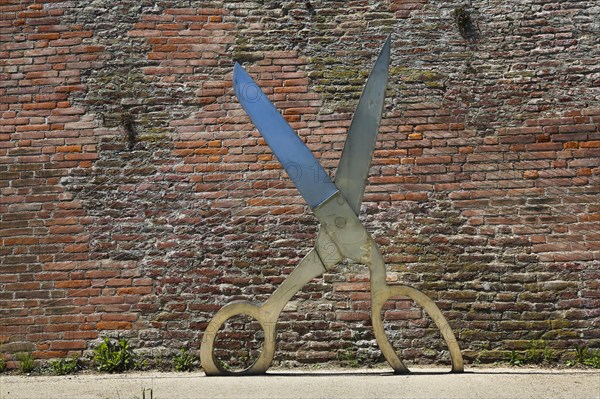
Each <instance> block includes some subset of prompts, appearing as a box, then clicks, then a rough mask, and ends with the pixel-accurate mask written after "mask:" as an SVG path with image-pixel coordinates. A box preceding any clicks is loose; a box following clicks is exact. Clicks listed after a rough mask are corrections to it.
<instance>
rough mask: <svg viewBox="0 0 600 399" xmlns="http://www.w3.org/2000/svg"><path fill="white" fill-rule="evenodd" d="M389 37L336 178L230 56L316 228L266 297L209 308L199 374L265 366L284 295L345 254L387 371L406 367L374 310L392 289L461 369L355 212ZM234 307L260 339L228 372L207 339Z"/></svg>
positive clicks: (238, 89) (244, 100)
mask: <svg viewBox="0 0 600 399" xmlns="http://www.w3.org/2000/svg"><path fill="white" fill-rule="evenodd" d="M390 43H391V38H390V37H388V39H387V40H386V42H385V44H384V45H383V48H382V49H381V52H380V54H379V57H378V59H377V61H376V63H375V65H374V67H373V70H372V71H371V74H370V75H369V78H368V80H367V83H366V85H365V88H364V90H363V93H362V94H361V97H360V100H359V103H358V106H357V109H356V112H355V113H354V116H353V118H352V122H351V125H350V129H349V130H348V136H347V139H346V142H345V144H344V149H343V152H342V157H341V159H340V162H339V165H338V169H337V174H336V178H335V183H333V182H332V181H331V180H330V178H329V177H328V175H327V173H326V172H325V171H324V170H323V168H322V166H321V165H320V164H319V162H318V161H317V159H316V158H315V157H314V155H313V154H312V152H311V151H310V150H309V149H308V147H307V146H306V145H305V144H304V143H303V142H302V140H301V139H300V138H299V137H298V135H297V134H296V133H295V132H294V131H293V130H292V128H291V127H290V126H289V124H288V123H287V122H286V121H285V119H284V118H283V117H282V116H281V114H280V113H279V111H277V109H276V108H275V106H274V105H273V104H272V103H271V102H270V101H269V99H268V98H267V96H266V95H265V94H264V93H263V92H262V90H261V89H260V88H259V87H258V85H257V84H256V83H255V82H254V80H252V78H251V77H250V76H249V75H248V74H247V73H246V71H244V69H243V68H242V67H241V66H240V65H239V64H237V63H236V65H235V68H234V75H233V84H234V90H235V93H236V96H237V98H238V99H239V101H240V103H241V105H242V107H243V108H244V110H245V111H246V113H247V114H248V115H249V116H250V119H251V120H252V122H253V123H254V125H255V126H256V128H257V129H258V131H259V132H260V133H261V134H262V136H263V137H264V139H265V141H266V142H267V144H268V145H269V147H270V148H271V150H272V151H273V153H274V154H275V156H276V157H277V159H278V160H279V162H280V163H281V164H282V165H283V168H284V169H285V170H286V172H287V174H288V175H289V176H290V178H291V179H292V180H293V181H294V184H295V185H296V187H297V188H298V191H300V194H301V195H302V197H303V198H304V199H305V200H306V202H307V203H308V205H309V206H310V208H311V209H312V211H313V212H314V214H315V216H316V217H317V219H318V220H319V222H320V229H319V233H318V236H317V242H316V245H315V247H314V248H313V249H312V250H311V251H310V252H309V253H308V254H307V255H306V256H305V257H304V259H302V261H301V262H300V264H299V265H298V266H297V267H296V269H295V270H294V271H293V272H292V273H291V274H290V276H289V277H288V278H287V279H286V280H285V281H284V282H283V283H282V285H281V286H280V287H279V288H278V289H277V290H276V291H275V292H274V293H273V295H271V297H270V298H269V299H268V300H267V301H266V302H265V303H263V304H262V305H260V306H258V305H255V304H253V303H251V302H248V301H235V302H232V303H229V304H227V305H225V306H224V307H223V308H221V309H220V310H219V311H218V312H217V313H216V314H215V316H214V317H213V319H212V320H211V322H210V323H209V325H208V326H207V329H206V331H205V332H204V336H203V339H202V347H201V350H200V358H201V362H202V367H203V368H204V371H205V372H206V375H232V374H237V375H251V374H262V373H264V372H265V371H266V370H267V369H268V368H269V366H270V365H271V362H272V360H273V356H274V354H275V338H276V331H275V326H276V324H277V319H278V318H279V315H280V313H281V311H282V310H283V308H284V306H285V305H286V303H287V302H288V301H289V300H290V299H291V298H292V297H293V296H294V294H296V293H297V292H298V291H299V290H300V289H301V288H302V287H303V286H304V285H305V284H307V283H308V282H310V281H311V280H312V279H313V278H315V277H318V276H320V275H322V274H323V273H324V272H326V271H327V270H331V269H332V267H333V266H335V265H336V264H337V263H339V262H340V261H341V260H343V259H345V258H347V259H351V260H353V261H356V262H359V263H362V264H365V265H367V266H368V267H369V271H370V281H371V301H372V306H371V319H372V323H373V330H374V333H375V338H376V340H377V344H378V345H379V347H380V349H381V351H382V353H383V355H384V356H385V358H386V360H387V361H388V363H389V364H390V365H391V366H392V368H393V369H394V372H396V373H408V372H409V370H408V368H407V367H406V366H405V365H404V363H402V361H401V360H400V359H399V358H398V355H397V354H396V352H395V351H394V348H393V347H392V345H391V343H390V341H389V340H388V338H387V336H386V334H385V330H384V327H383V320H382V316H381V312H382V308H383V305H384V304H385V302H386V301H387V300H388V299H390V298H391V297H397V296H407V297H410V298H411V299H412V300H413V301H415V302H416V303H417V304H418V305H419V306H421V307H422V308H423V309H424V310H425V312H426V313H427V314H428V315H429V316H430V317H431V318H432V319H433V321H434V322H435V324H436V325H437V327H438V329H439V330H440V332H441V334H442V337H443V338H444V340H445V341H446V345H447V346H448V350H449V352H450V357H451V360H452V371H453V372H462V371H463V370H464V366H463V360H462V355H461V353H460V349H459V347H458V343H457V341H456V338H455V336H454V333H453V332H452V329H451V328H450V325H449V324H448V322H447V321H446V319H445V318H444V316H443V315H442V312H441V311H440V309H439V308H438V307H437V305H436V304H435V303H434V302H433V301H432V300H431V299H430V298H429V297H427V296H426V295H425V294H423V293H422V292H420V291H418V290H416V289H414V288H411V287H408V286H405V285H388V284H387V282H386V269H385V263H384V259H383V257H382V255H381V252H380V251H379V248H378V246H377V244H376V243H375V241H374V240H373V238H372V237H371V236H370V235H369V233H368V232H367V231H366V229H365V228H364V226H363V224H362V223H361V222H360V220H359V219H358V216H357V215H358V213H359V211H360V205H361V203H362V197H363V194H364V190H365V185H366V182H367V175H368V172H369V167H370V164H371V158H372V157H373V150H374V148H375V142H376V136H377V131H378V130H379V124H380V122H381V114H382V112H383V105H384V98H385V89H386V86H387V80H388V69H389V62H390ZM240 314H245V315H248V316H250V317H253V318H255V319H256V320H257V321H258V322H259V323H260V325H261V327H262V329H263V330H264V344H263V348H262V352H261V354H260V356H259V357H258V359H257V360H256V361H255V362H254V364H252V365H251V366H250V367H248V368H247V369H244V370H241V371H235V372H234V371H230V370H227V369H225V368H224V367H223V366H222V365H221V364H220V362H219V361H217V359H216V358H215V355H214V343H215V338H216V335H217V332H218V331H219V328H220V327H221V326H222V325H223V324H224V323H225V321H227V320H228V319H229V318H231V317H233V316H236V315H240Z"/></svg>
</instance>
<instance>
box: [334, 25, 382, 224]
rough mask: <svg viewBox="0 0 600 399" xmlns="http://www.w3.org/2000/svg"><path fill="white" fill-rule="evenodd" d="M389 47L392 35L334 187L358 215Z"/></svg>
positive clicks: (374, 71)
mask: <svg viewBox="0 0 600 399" xmlns="http://www.w3.org/2000/svg"><path fill="white" fill-rule="evenodd" d="M390 45H391V35H390V36H388V38H387V40H386V41H385V44H384V45H383V47H382V49H381V52H380V53H379V57H378V58H377V61H376V62H375V65H374V66H373V69H372V70H371V73H370V75H369V79H368V80H367V84H366V85H365V88H364V89H363V92H362V94H361V96H360V100H359V101H358V106H357V108H356V111H355V112H354V116H353V117H352V122H351V124H350V129H349V130H348V137H347V138H346V143H345V144H344V149H343V151H342V157H341V159H340V162H339V165H338V169H337V173H336V175H335V185H336V186H337V187H338V189H339V190H340V192H341V193H342V195H343V196H344V198H346V201H347V202H348V204H349V205H350V207H351V208H352V210H353V211H354V213H356V214H357V215H358V213H359V211H360V205H361V203H362V198H363V194H364V192H365V186H366V184H367V176H368V174H369V167H370V165H371V158H372V157H373V150H374V148H375V142H376V137H377V132H378V131H379V124H380V123H381V114H382V112H383V103H384V98H385V89H386V86H387V81H388V69H389V65H390Z"/></svg>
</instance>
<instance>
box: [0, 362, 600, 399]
mask: <svg viewBox="0 0 600 399" xmlns="http://www.w3.org/2000/svg"><path fill="white" fill-rule="evenodd" d="M0 398H2V399H13V398H14V399H16V398H27V399H34V398H43V399H51V398H61V399H62V398H78V399H87V398H90V399H92V398H93V399H106V398H111V399H112V398H119V399H133V398H140V399H141V398H145V399H165V398H211V399H218V398H257V399H265V398H274V399H275V398H276V399H283V398H344V399H349V398H423V399H425V398H427V399H429V398H461V399H468V398H490V399H504V398H519V399H521V398H528V399H534V398H540V399H542V398H543V399H550V398H552V399H559V398H565V399H575V398H585V399H599V398H600V372H598V371H596V370H572V369H569V370H549V369H526V368H471V369H468V370H467V371H466V372H465V373H463V374H450V373H448V371H447V370H446V369H437V368H414V369H413V373H411V374H409V375H394V374H392V373H391V372H389V371H387V370H386V369H352V370H347V369H346V370H317V371H313V370H290V369H285V370H273V371H270V372H269V373H267V375H264V376H255V377H206V376H205V375H204V374H203V373H201V372H193V373H163V372H154V371H153V372H136V373H127V374H116V375H109V374H94V373H84V374H77V375H72V376H65V377H54V376H17V375H2V376H0Z"/></svg>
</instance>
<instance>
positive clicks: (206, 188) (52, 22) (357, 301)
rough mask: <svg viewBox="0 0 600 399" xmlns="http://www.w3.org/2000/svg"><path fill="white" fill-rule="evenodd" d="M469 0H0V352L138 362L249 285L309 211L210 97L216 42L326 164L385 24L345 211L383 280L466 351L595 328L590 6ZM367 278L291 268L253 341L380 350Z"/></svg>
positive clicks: (405, 320)
mask: <svg viewBox="0 0 600 399" xmlns="http://www.w3.org/2000/svg"><path fill="white" fill-rule="evenodd" d="M467 3H468V4H467V5H464V4H463V3H462V2H460V1H454V0H452V1H437V0H436V1H433V0H429V1H428V0H388V1H358V2H348V3H346V2H331V1H320V0H312V1H308V0H307V1H287V0H283V1H271V0H265V1H260V2H259V1H226V2H223V1H214V2H200V1H193V0H165V1H161V2H155V1H149V0H148V1H142V2H140V1H133V0H124V1H120V2H117V3H114V2H110V1H107V0H99V1H95V2H91V3H85V4H83V3H81V2H76V1H60V2H58V1H27V0H18V1H17V0H12V1H11V0H9V1H5V2H3V3H2V5H1V6H0V12H1V15H2V18H1V20H0V33H1V36H0V68H1V69H0V76H1V80H0V97H1V98H0V193H1V196H0V244H1V246H0V314H1V315H2V318H1V319H0V343H1V344H2V346H1V348H2V349H1V350H0V352H2V353H4V354H5V355H6V357H7V359H8V360H11V359H12V354H13V353H15V352H17V351H23V350H31V351H33V353H34V355H35V356H36V357H37V358H42V359H43V358H54V357H63V356H66V355H69V354H81V353H82V352H84V351H86V350H89V349H90V348H91V347H92V345H93V343H94V342H96V340H97V339H98V338H99V337H102V336H106V335H109V336H123V337H128V338H130V339H131V340H132V343H133V345H134V346H135V347H136V348H138V350H139V351H140V353H145V354H146V355H147V356H148V358H150V359H151V358H152V357H153V356H156V355H159V354H160V355H169V354H172V353H173V351H175V350H178V349H179V348H180V347H181V346H189V347H191V348H198V347H199V345H200V341H201V337H202V332H203V330H204V328H205V327H206V325H207V322H208V321H209V320H210V318H211V317H212V315H213V314H214V313H215V312H216V311H217V310H218V309H219V308H220V307H221V306H222V305H224V304H225V303H228V302H230V301H232V300H234V299H250V300H253V301H256V302H261V301H264V300H265V299H266V298H268V296H269V295H270V293H272V292H273V291H274V289H275V288H276V287H277V286H278V284H279V283H281V282H282V281H283V280H284V279H285V277H286V275H288V274H289V273H290V272H291V271H292V270H293V268H294V267H295V265H296V264H297V263H298V261H299V260H300V259H301V258H302V256H303V255H304V254H306V253H307V251H308V250H309V248H310V247H311V245H312V244H313V243H314V239H315V233H316V230H317V222H316V220H315V218H314V217H313V215H312V213H311V212H310V210H309V209H308V208H307V206H306V205H305V203H304V201H303V200H302V198H301V197H300V196H299V194H298V193H297V191H296V190H295V188H294V187H293V185H292V183H291V182H290V180H289V179H288V178H287V177H286V176H285V173H284V172H283V171H282V170H281V168H280V166H279V165H278V163H277V161H276V160H275V159H274V158H273V156H272V154H271V152H270V150H269V149H268V147H267V146H266V145H265V143H264V141H263V140H262V139H261V138H260V135H259V134H258V133H257V132H256V131H255V130H254V128H253V126H252V125H251V124H250V122H249V119H248V118H247V116H246V115H245V114H244V112H243V111H242V110H241V108H240V106H239V104H238V102H237V100H236V99H235V97H234V96H233V92H232V89H231V73H232V67H233V62H234V61H235V60H237V61H240V62H242V63H244V65H245V66H246V68H247V70H248V71H249V72H250V73H251V74H252V75H253V76H254V77H255V78H256V79H257V80H258V81H259V82H260V85H261V86H262V87H263V88H264V90H265V91H266V92H267V93H268V94H269V96H270V97H271V98H272V99H273V100H274V102H275V104H276V105H277V107H278V108H279V109H280V110H281V111H282V112H283V114H284V115H285V117H286V118H287V119H288V121H289V122H290V123H291V124H292V126H293V127H294V128H295V129H296V131H297V132H298V133H299V134H300V135H301V136H302V138H303V139H304V140H305V141H306V142H307V143H308V145H309V146H310V148H311V149H312V150H313V152H314V153H315V154H316V155H317V157H318V158H320V160H321V162H322V163H323V164H324V166H325V167H326V169H327V170H328V172H330V173H331V175H334V174H335V168H336V166H337V161H338V159H339V157H340V154H341V149H342V146H343V144H344V140H345V134H346V130H347V128H348V126H349V123H350V118H351V115H352V111H353V110H354V108H355V106H356V103H357V99H358V96H359V94H360V91H361V89H362V85H363V84H364V80H365V78H366V76H367V74H368V72H369V69H370V67H371V65H372V63H373V61H374V57H375V55H376V53H377V52H378V50H379V47H380V46H381V44H382V43H383V40H384V39H385V37H386V36H387V34H389V33H392V35H393V47H392V65H391V69H390V84H389V88H388V94H387V100H386V105H385V113H384V119H383V122H382V128H381V131H380V135H379V136H378V137H379V141H378V144H377V150H376V153H375V158H374V161H373V166H372V168H371V172H370V184H369V186H368V187H367V192H366V194H365V200H364V203H363V208H362V212H361V218H362V220H363V221H364V223H365V225H366V226H367V228H368V230H369V231H370V232H371V233H372V234H373V236H374V237H375V238H376V240H377V241H378V243H379V244H380V246H381V248H382V251H383V253H384V254H385V258H386V261H387V264H388V270H389V279H390V281H392V282H399V283H400V282H402V283H407V284H409V285H412V286H414V287H416V288H418V289H420V290H423V291H425V292H426V293H427V294H428V295H429V296H430V297H431V298H433V299H434V300H435V301H436V303H437V304H438V305H439V306H440V308H441V309H442V310H443V312H444V313H445V315H446V316H447V318H448V319H449V321H450V324H451V325H452V326H453V328H454V329H455V331H456V332H457V334H458V338H459V343H460V345H461V348H463V351H464V355H465V358H466V360H467V362H472V361H475V360H479V361H496V360H499V359H503V358H504V357H505V355H506V353H508V352H510V350H512V349H516V350H519V349H525V348H528V347H529V345H530V341H531V340H532V339H540V338H542V339H545V340H546V341H547V342H548V344H549V345H550V346H551V347H553V348H554V349H556V350H558V351H560V353H563V354H564V353H566V351H567V350H572V349H573V348H574V347H575V346H576V345H578V344H582V343H584V344H588V345H590V346H593V347H598V346H600V335H599V334H600V333H599V331H600V330H599V329H598V323H599V321H600V318H599V310H598V309H600V294H599V292H600V291H599V290H598V285H599V284H598V278H599V276H600V233H599V231H600V184H599V183H600V178H599V173H600V169H599V166H600V132H599V130H600V128H599V127H600V67H599V65H600V39H599V38H600V24H599V23H598V20H599V18H600V8H599V7H598V6H597V4H596V2H595V1H594V0H572V1H560V0H532V1H528V2H513V1H500V2H487V1H481V0H472V1H469V2H467ZM367 282H368V275H367V271H366V268H365V267H364V266H362V265H356V264H347V263H346V264H341V265H339V266H338V267H337V269H336V270H335V271H334V272H331V273H327V274H326V275H325V276H324V277H323V278H322V279H317V280H315V281H314V282H313V283H311V284H309V285H308V286H306V287H305V288H304V289H303V290H302V292H301V293H300V294H298V296H297V297H295V298H294V299H293V301H292V302H291V303H290V305H289V306H288V307H287V308H286V310H285V312H284V313H283V315H282V317H281V323H280V324H279V326H278V328H279V337H278V341H279V343H278V345H279V346H278V348H277V355H276V361H278V362H280V363H283V364H288V365H293V364H297V363H298V362H299V363H311V362H315V361H335V362H338V363H341V364H353V363H355V362H358V363H359V364H363V363H369V362H378V361H382V360H383V359H382V357H381V353H380V352H379V351H378V349H377V347H376V344H375V342H374V337H373V334H372V332H371V327H370V321H369V316H368V312H369V303H370V302H369V291H368V284H367ZM385 319H386V327H387V328H388V330H389V334H390V336H391V337H392V338H393V341H394V344H395V347H396V348H398V349H400V350H402V351H403V357H404V358H405V359H407V360H408V361H409V362H419V363H426V362H440V363H447V362H448V361H449V357H448V354H447V353H445V352H444V349H445V347H444V345H443V342H442V341H441V340H440V337H439V334H438V333H437V331H436V329H435V327H434V326H433V325H432V323H431V322H430V320H428V319H427V318H426V317H423V315H422V313H421V311H420V309H418V308H416V307H413V304H412V303H411V302H410V301H406V300H402V299H400V300H397V301H390V302H389V303H388V305H387V306H386V311H385ZM228 328H230V329H231V331H230V332H229V333H226V334H222V335H221V338H220V347H221V348H222V350H221V352H220V353H221V355H220V356H222V357H223V359H224V360H227V359H228V356H230V355H233V356H235V357H237V358H238V360H244V358H246V357H250V358H251V357H252V356H254V355H255V352H253V351H252V350H250V349H249V348H255V346H256V344H257V343H256V342H254V343H252V344H244V343H242V344H240V341H239V339H240V338H245V339H246V338H247V339H249V340H251V339H252V337H254V338H255V339H256V336H257V331H256V330H257V326H256V323H253V322H252V321H251V320H247V319H243V318H239V319H237V320H235V321H234V322H232V323H231V324H230V325H229V327H228ZM258 338H260V336H258ZM236 344H237V345H238V346H237V347H236V346H235V345H236ZM228 351H229V352H228ZM10 365H11V363H10V362H9V366H10Z"/></svg>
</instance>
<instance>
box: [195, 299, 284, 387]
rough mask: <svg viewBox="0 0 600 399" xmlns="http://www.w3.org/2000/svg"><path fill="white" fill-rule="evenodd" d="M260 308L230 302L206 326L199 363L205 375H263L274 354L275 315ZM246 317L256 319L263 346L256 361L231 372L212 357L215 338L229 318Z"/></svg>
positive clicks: (241, 302)
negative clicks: (262, 334) (262, 338)
mask: <svg viewBox="0 0 600 399" xmlns="http://www.w3.org/2000/svg"><path fill="white" fill-rule="evenodd" d="M262 308H263V307H262V306H256V305H254V304H252V303H250V302H247V301H240V302H231V303H229V304H227V305H225V306H223V307H222V308H221V309H220V310H219V311H218V312H217V314H216V315H215V316H214V317H213V319H212V320H211V321H210V323H209V324H208V327H207V328H206V330H205V331H204V336H203V337H202V346H201V347H200V361H201V363H202V368H203V369H204V372H205V373H206V375H254V374H263V373H264V372H265V371H267V369H268V368H269V366H270V365H271V361H272V360H273V356H274V354H275V323H276V321H277V316H278V314H277V315H275V319H273V315H271V314H269V313H268V312H265V311H264V310H263V309H262ZM241 314H244V315H247V316H250V317H253V318H254V319H256V320H257V321H258V322H259V323H260V326H261V327H262V329H263V331H264V333H265V334H264V344H263V348H262V352H261V354H260V356H259V357H258V359H256V361H255V362H254V363H253V364H252V365H251V366H250V367H248V368H246V369H244V370H240V371H232V370H227V369H226V368H224V367H223V366H222V365H221V364H220V362H218V361H217V359H216V358H215V355H214V344H215V338H216V337H217V333H218V331H219V329H220V328H221V326H222V325H223V324H224V323H225V322H226V321H227V320H228V319H230V318H232V317H234V316H237V315H241Z"/></svg>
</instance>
